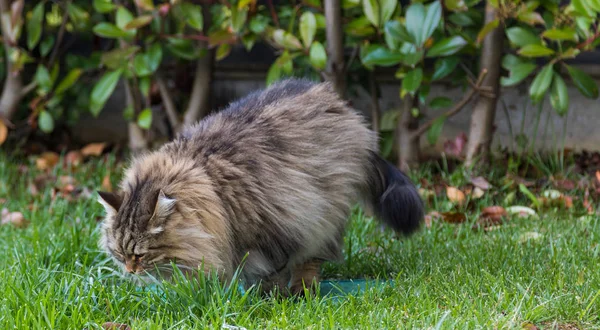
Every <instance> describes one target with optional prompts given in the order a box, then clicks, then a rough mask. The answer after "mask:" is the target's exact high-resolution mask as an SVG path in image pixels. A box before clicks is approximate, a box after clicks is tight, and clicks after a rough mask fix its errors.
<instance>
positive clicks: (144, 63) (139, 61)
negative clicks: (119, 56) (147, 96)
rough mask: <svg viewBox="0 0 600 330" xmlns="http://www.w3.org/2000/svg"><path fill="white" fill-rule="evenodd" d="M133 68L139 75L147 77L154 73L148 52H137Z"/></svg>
mask: <svg viewBox="0 0 600 330" xmlns="http://www.w3.org/2000/svg"><path fill="white" fill-rule="evenodd" d="M133 69H134V71H135V74H136V75H137V76H138V77H146V76H149V75H151V74H152V70H151V68H150V63H148V57H146V54H143V53H142V54H137V55H135V57H134V58H133Z"/></svg>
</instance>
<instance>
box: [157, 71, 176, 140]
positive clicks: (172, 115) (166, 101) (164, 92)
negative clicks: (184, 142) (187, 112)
mask: <svg viewBox="0 0 600 330" xmlns="http://www.w3.org/2000/svg"><path fill="white" fill-rule="evenodd" d="M156 84H157V85H158V90H159V92H160V97H161V98H162V101H163V105H164V106H165V111H166V112H167V117H168V118H169V123H170V124H171V128H172V129H173V131H174V132H177V131H178V130H179V125H180V124H181V122H180V121H179V118H178V117H177V110H176V108H175V103H174V102H173V98H172V97H171V94H170V93H169V89H168V88H167V84H166V83H165V81H164V80H163V78H162V77H161V76H159V75H157V76H156Z"/></svg>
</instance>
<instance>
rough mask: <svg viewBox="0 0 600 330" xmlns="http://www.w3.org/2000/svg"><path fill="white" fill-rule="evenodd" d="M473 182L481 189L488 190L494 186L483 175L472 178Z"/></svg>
mask: <svg viewBox="0 0 600 330" xmlns="http://www.w3.org/2000/svg"><path fill="white" fill-rule="evenodd" d="M471 184H473V186H475V187H476V188H479V189H481V190H488V189H490V188H491V187H492V185H491V184H490V183H489V182H488V181H487V180H486V179H484V178H483V177H482V176H478V177H475V178H471Z"/></svg>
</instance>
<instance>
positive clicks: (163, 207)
mask: <svg viewBox="0 0 600 330" xmlns="http://www.w3.org/2000/svg"><path fill="white" fill-rule="evenodd" d="M175 202H176V200H175V199H174V198H169V197H167V195H165V193H164V192H163V191H162V189H161V190H160V191H159V192H158V197H157V198H156V205H155V206H154V213H153V214H152V220H151V221H152V222H154V223H155V224H157V225H160V224H162V222H163V221H165V220H166V219H167V217H169V215H171V213H173V209H174V208H175Z"/></svg>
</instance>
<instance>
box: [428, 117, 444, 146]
mask: <svg viewBox="0 0 600 330" xmlns="http://www.w3.org/2000/svg"><path fill="white" fill-rule="evenodd" d="M445 121H446V116H440V117H439V118H436V119H435V120H434V121H433V124H432V125H431V127H430V128H429V130H428V131H427V141H428V142H429V144H430V145H432V146H433V145H435V144H436V143H437V141H438V139H439V138H440V135H441V134H442V128H444V122H445Z"/></svg>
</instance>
